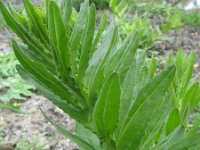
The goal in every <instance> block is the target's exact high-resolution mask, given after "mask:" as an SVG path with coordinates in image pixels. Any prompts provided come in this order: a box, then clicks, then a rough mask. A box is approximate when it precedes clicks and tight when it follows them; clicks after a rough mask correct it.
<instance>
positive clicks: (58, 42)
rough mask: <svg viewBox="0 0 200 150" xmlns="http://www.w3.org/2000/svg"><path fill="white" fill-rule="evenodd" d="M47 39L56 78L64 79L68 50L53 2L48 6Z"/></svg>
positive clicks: (61, 22) (63, 27)
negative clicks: (55, 70) (52, 57)
mask: <svg viewBox="0 0 200 150" xmlns="http://www.w3.org/2000/svg"><path fill="white" fill-rule="evenodd" d="M48 13H49V20H48V21H49V22H48V25H49V37H50V42H51V46H52V50H53V56H54V61H55V67H56V68H57V73H58V76H60V77H61V78H62V79H65V78H67V77H68V76H69V73H68V68H69V65H70V64H69V50H68V45H67V37H66V31H65V26H64V22H63V20H62V17H61V14H60V11H59V8H58V6H57V5H56V3H55V2H54V1H51V2H50V4H49V12H48Z"/></svg>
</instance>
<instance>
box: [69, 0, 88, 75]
mask: <svg viewBox="0 0 200 150" xmlns="http://www.w3.org/2000/svg"><path fill="white" fill-rule="evenodd" d="M88 11H89V1H88V0H85V2H84V3H83V4H82V5H81V10H80V13H79V16H78V19H77V21H76V24H75V25H74V28H73V31H72V35H71V37H70V41H69V43H70V44H71V45H70V55H71V57H70V62H71V65H72V70H73V74H74V76H75V77H76V76H77V72H78V65H77V64H78V63H79V55H80V53H79V49H80V44H81V41H82V37H83V34H84V31H85V26H86V21H87V16H88Z"/></svg>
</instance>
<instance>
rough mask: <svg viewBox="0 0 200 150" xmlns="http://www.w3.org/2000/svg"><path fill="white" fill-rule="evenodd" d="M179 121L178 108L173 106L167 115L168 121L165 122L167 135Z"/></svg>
mask: <svg viewBox="0 0 200 150" xmlns="http://www.w3.org/2000/svg"><path fill="white" fill-rule="evenodd" d="M180 123H181V117H180V114H179V111H178V109H176V108H175V109H174V110H173V111H172V112H171V113H170V115H169V117H168V121H167V124H166V134H167V135H169V134H170V133H171V132H173V131H174V129H175V128H177V127H178V126H179V125H180Z"/></svg>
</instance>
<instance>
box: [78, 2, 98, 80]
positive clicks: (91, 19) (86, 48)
mask: <svg viewBox="0 0 200 150" xmlns="http://www.w3.org/2000/svg"><path fill="white" fill-rule="evenodd" d="M95 22H96V8H95V6H94V5H91V6H90V14H89V16H88V20H87V25H86V29H85V30H86V31H85V33H84V38H83V47H82V49H81V57H80V62H79V73H78V79H79V82H80V81H81V80H82V78H83V77H84V75H85V71H86V69H87V67H88V63H89V57H90V51H91V47H92V42H93V36H94V30H95Z"/></svg>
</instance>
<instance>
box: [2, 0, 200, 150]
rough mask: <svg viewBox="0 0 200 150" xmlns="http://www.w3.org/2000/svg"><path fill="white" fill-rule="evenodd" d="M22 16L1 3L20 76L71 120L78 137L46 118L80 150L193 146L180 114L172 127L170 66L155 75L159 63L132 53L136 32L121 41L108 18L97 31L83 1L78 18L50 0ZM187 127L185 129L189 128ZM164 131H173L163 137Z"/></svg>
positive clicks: (172, 68)
mask: <svg viewBox="0 0 200 150" xmlns="http://www.w3.org/2000/svg"><path fill="white" fill-rule="evenodd" d="M23 3H24V6H25V9H26V14H24V13H22V14H21V13H18V12H16V11H15V10H13V9H12V7H10V6H8V8H6V7H5V5H4V4H3V3H2V2H0V9H1V11H2V14H3V16H4V18H5V21H6V22H7V24H8V26H9V27H10V28H11V29H12V30H13V31H14V32H15V33H16V34H17V35H18V36H19V37H20V38H21V40H22V42H20V41H18V42H17V41H16V40H13V42H12V44H13V49H14V52H15V55H16V57H17V59H18V60H19V62H20V65H17V70H18V72H19V74H20V75H21V76H22V77H23V78H24V79H25V80H27V81H28V82H29V83H31V84H33V85H35V86H36V87H37V88H38V89H39V90H40V91H41V93H42V94H43V95H44V96H46V97H47V98H48V99H49V100H50V101H51V102H52V103H54V104H55V105H57V106H58V107H59V108H61V109H62V110H63V111H64V112H65V113H68V114H69V115H70V116H71V117H72V118H73V119H74V120H75V121H76V130H75V134H73V133H70V132H69V131H67V130H65V129H64V128H62V127H61V126H59V125H58V124H56V123H55V122H54V121H53V120H51V119H50V118H49V117H48V116H46V115H45V113H44V112H43V114H44V116H45V117H46V118H47V119H48V120H49V121H50V122H51V123H52V124H53V125H54V126H55V127H56V128H57V129H58V130H59V131H60V132H62V133H63V134H64V135H65V136H66V137H68V138H70V139H71V140H73V141H74V142H76V143H77V144H78V145H79V147H80V149H85V150H94V149H97V150H100V149H107V150H115V149H117V150H124V149H134V150H137V149H138V150H147V149H151V150H161V149H165V150H171V149H173V150H182V149H189V148H190V147H192V148H193V149H198V148H199V145H198V143H199V142H200V138H199V137H200V133H199V132H198V131H195V132H193V133H191V134H187V133H188V132H186V131H190V130H189V129H187V124H186V123H185V122H186V121H187V118H188V115H187V114H188V110H189V109H190V106H188V105H187V107H186V109H185V110H184V115H183V117H182V118H181V119H180V120H181V122H178V126H176V127H175V128H174V126H173V122H174V118H173V117H171V116H172V115H171V114H174V113H176V112H174V107H175V106H174V105H173V103H172V102H173V101H172V98H173V97H172V95H171V92H170V90H171V86H172V84H171V83H172V82H173V80H174V76H175V73H176V69H175V66H174V65H172V66H169V67H167V68H166V69H165V70H164V71H160V73H158V74H157V75H156V76H154V74H155V71H156V61H155V60H154V59H152V60H150V62H149V61H146V57H145V54H144V53H142V52H141V53H140V52H137V51H136V50H137V46H138V43H139V39H140V34H138V35H137V34H135V35H132V34H130V36H128V37H127V38H126V39H125V40H123V41H122V43H121V42H119V39H118V30H117V28H116V27H115V26H114V25H113V24H111V25H110V26H109V27H108V28H107V29H105V27H106V20H105V17H103V18H102V21H101V24H100V26H99V28H98V30H97V31H95V23H96V17H95V6H94V5H93V4H92V5H91V6H89V2H88V0H86V1H85V2H84V3H83V4H82V7H81V10H80V13H79V15H78V18H77V20H73V19H71V15H72V14H73V13H72V7H71V6H72V3H71V1H70V0H67V1H63V4H64V5H62V6H61V7H59V5H57V2H55V1H47V7H45V8H46V9H45V10H43V9H42V8H40V9H39V8H38V7H36V6H35V5H33V4H32V3H30V1H29V0H23ZM186 129H187V130H186ZM166 131H170V132H167V133H168V134H167V133H166Z"/></svg>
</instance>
